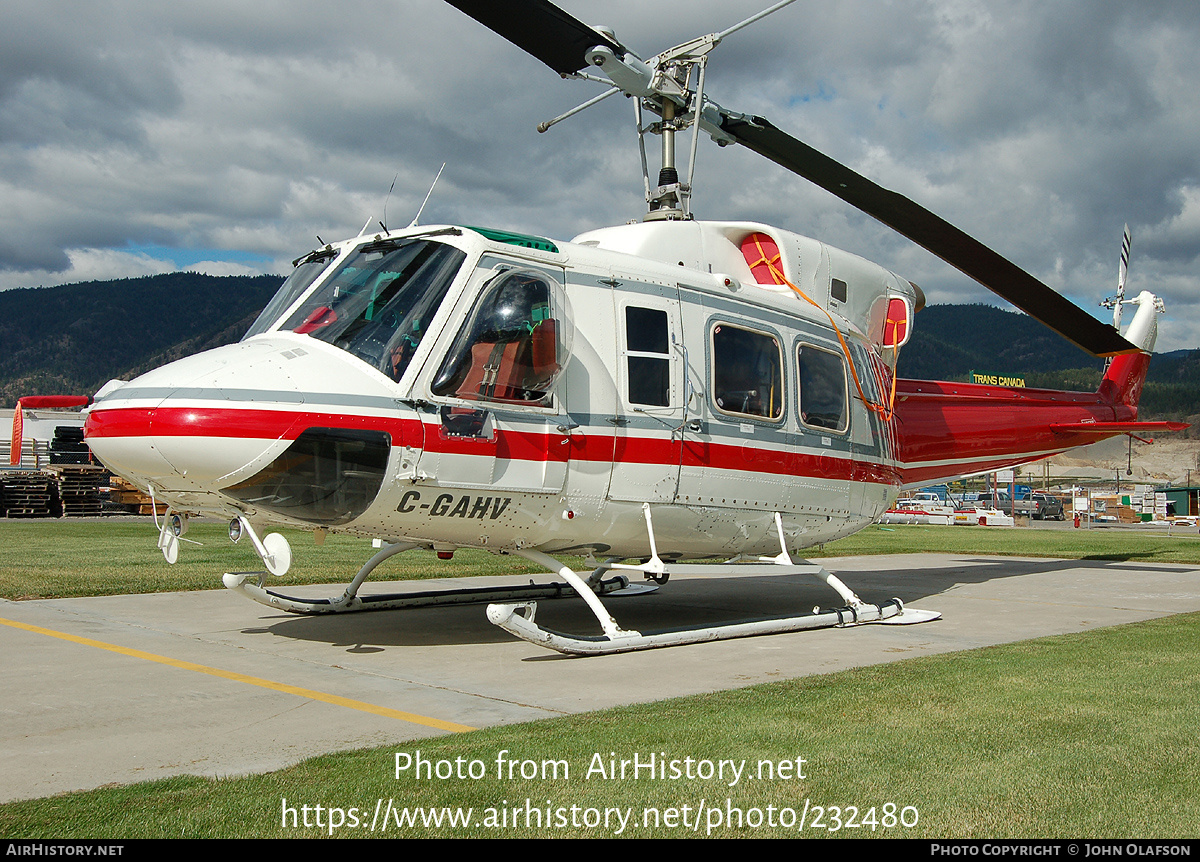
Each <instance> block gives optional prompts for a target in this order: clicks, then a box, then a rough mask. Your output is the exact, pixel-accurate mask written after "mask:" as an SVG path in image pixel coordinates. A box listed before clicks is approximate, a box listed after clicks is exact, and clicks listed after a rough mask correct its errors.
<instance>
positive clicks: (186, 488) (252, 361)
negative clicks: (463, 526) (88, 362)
mask: <svg viewBox="0 0 1200 862" xmlns="http://www.w3.org/2000/svg"><path fill="white" fill-rule="evenodd" d="M356 365H361V363H359V362H357V360H354V359H353V358H351V357H349V356H346V355H344V354H342V353H341V351H338V350H336V349H332V348H327V347H326V346H325V345H323V344H320V345H310V344H297V342H296V339H294V338H290V337H286V336H285V337H281V338H278V339H272V338H269V337H265V338H257V339H253V340H251V341H248V342H242V343H238V344H233V345H228V346H225V347H219V348H216V349H215V350H210V351H207V352H205V353H200V354H197V355H195V356H191V357H188V358H186V359H181V360H179V361H177V362H172V363H170V364H169V365H165V366H163V367H162V368H159V369H157V370H155V371H151V372H150V373H148V374H144V375H142V376H141V377H138V378H136V379H135V380H133V381H130V382H129V383H125V384H123V385H120V386H118V387H116V388H114V389H111V390H105V389H102V390H101V391H100V392H99V393H97V399H96V402H95V404H94V405H93V407H92V409H91V412H90V413H89V415H88V419H87V422H86V425H85V429H84V431H85V438H86V440H87V442H88V445H89V446H90V447H91V449H92V452H93V453H94V454H95V456H96V457H97V458H98V459H99V460H100V461H101V462H102V463H103V464H104V465H105V466H107V467H108V468H109V469H110V470H112V471H113V472H115V473H118V474H120V475H122V476H124V477H125V478H127V479H129V480H130V481H132V482H134V483H135V484H138V485H140V486H141V487H147V486H150V487H152V488H153V489H154V491H155V492H159V493H162V494H163V495H164V497H168V498H169V497H171V496H172V495H174V497H175V499H176V502H180V501H187V500H190V499H199V498H200V497H203V496H204V495H206V494H211V493H214V492H216V491H219V490H220V489H222V488H228V487H229V486H231V485H235V484H236V483H238V482H240V481H242V480H244V479H246V478H248V477H250V476H252V475H254V474H255V473H257V472H258V471H260V470H261V469H262V468H263V467H265V466H266V465H267V464H270V463H271V462H272V461H273V460H274V459H275V458H276V457H277V456H279V455H280V454H281V453H282V452H284V451H285V450H286V449H287V448H288V447H289V446H290V445H291V444H292V443H293V442H294V441H295V439H296V438H297V436H299V435H300V434H301V433H302V432H303V431H304V430H305V429H307V428H312V427H339V426H341V425H344V424H346V420H347V417H346V413H345V408H346V407H347V406H348V405H349V402H351V401H353V402H354V403H355V404H356V405H360V409H356V410H353V411H351V412H352V413H354V414H361V413H362V412H364V411H365V412H370V411H371V408H374V409H375V410H377V411H378V410H380V408H384V407H386V408H390V409H391V410H392V411H393V415H394V411H395V409H396V406H397V405H396V402H395V393H393V392H391V391H388V389H387V387H386V384H385V383H384V382H383V381H380V380H378V379H376V378H377V377H378V375H374V376H372V375H371V374H370V372H369V370H368V369H366V368H365V367H364V368H363V369H361V370H360V369H359V368H356V367H355V366H356ZM347 392H353V393H354V396H353V397H350V396H347V395H346V394H345V393H347ZM339 411H341V412H339ZM364 421H365V422H368V423H369V422H370V419H369V418H367V417H364V416H362V415H354V416H352V421H351V424H354V425H357V426H360V427H361V426H362V424H363V423H364ZM375 421H376V422H377V423H378V422H381V421H384V419H383V417H376V419H375Z"/></svg>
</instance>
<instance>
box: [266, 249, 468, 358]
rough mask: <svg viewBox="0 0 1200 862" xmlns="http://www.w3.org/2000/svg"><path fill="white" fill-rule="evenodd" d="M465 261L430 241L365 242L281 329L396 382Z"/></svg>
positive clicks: (460, 254)
mask: <svg viewBox="0 0 1200 862" xmlns="http://www.w3.org/2000/svg"><path fill="white" fill-rule="evenodd" d="M465 259H466V255H465V254H463V253H462V252H461V251H459V250H458V249H456V248H454V247H452V246H448V245H443V244H441V243H437V242H432V241H430V240H383V241H381V242H375V243H370V244H368V245H365V246H362V247H361V248H359V249H358V250H356V251H355V252H354V253H353V254H352V255H351V256H350V257H349V258H348V259H347V260H346V263H345V264H344V265H343V266H342V268H341V269H340V270H338V271H337V272H336V273H334V275H332V276H331V277H330V278H329V279H328V280H327V281H326V282H325V283H324V284H323V285H321V287H319V288H318V289H317V290H316V291H315V292H314V293H313V294H312V295H311V296H310V297H309V298H308V299H307V300H306V301H305V302H304V303H303V304H302V305H301V306H300V308H299V310H297V311H296V313H295V314H293V315H292V316H291V318H290V319H289V320H288V322H287V323H286V324H284V328H285V329H291V330H292V331H293V332H297V333H300V334H301V335H309V336H311V337H313V338H317V339H320V340H321V341H324V342H327V343H329V344H332V345H334V346H335V347H340V348H341V349H342V350H345V351H347V352H348V353H351V354H353V355H355V356H357V357H358V358H359V359H361V360H363V361H364V362H366V363H367V364H368V365H370V366H372V367H373V368H375V369H377V370H379V371H382V372H383V373H384V374H386V375H388V376H389V377H391V378H392V379H393V380H399V379H400V377H401V376H402V375H403V374H404V371H405V370H406V369H407V368H408V364H409V362H410V361H412V357H413V354H414V352H415V351H416V348H417V345H418V344H420V343H421V339H422V338H423V337H424V335H425V332H426V330H427V328H428V326H429V321H430V319H431V318H432V317H433V315H434V314H435V313H436V312H437V310H438V307H439V306H440V305H441V304H442V300H443V299H444V298H445V296H446V291H447V290H448V289H449V287H450V284H451V282H453V281H454V276H455V275H457V274H458V270H459V269H460V268H461V267H462V264H463V261H464V260H465Z"/></svg>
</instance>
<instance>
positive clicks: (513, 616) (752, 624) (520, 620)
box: [487, 552, 941, 655]
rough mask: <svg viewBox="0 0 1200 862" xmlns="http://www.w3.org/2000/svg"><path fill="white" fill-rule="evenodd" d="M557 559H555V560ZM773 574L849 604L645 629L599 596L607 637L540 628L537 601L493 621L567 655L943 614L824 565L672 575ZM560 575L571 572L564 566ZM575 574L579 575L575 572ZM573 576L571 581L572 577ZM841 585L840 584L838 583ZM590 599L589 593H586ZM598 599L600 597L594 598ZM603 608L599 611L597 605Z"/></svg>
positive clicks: (696, 569)
mask: <svg viewBox="0 0 1200 862" xmlns="http://www.w3.org/2000/svg"><path fill="white" fill-rule="evenodd" d="M518 553H520V554H521V556H524V557H526V558H527V559H530V560H536V561H537V562H545V560H543V559H541V555H536V554H532V553H528V552H518ZM551 562H552V561H551ZM700 573H705V574H713V573H730V574H771V575H800V574H804V575H813V576H814V577H817V578H819V579H821V580H823V581H825V582H826V583H828V584H830V586H834V585H835V584H836V585H838V586H841V587H842V589H838V592H839V593H841V592H842V591H843V590H845V593H846V595H844V596H843V598H846V599H847V600H848V601H847V604H846V605H845V606H844V607H839V608H833V609H830V610H824V611H816V610H814V612H813V613H811V614H801V615H797V616H790V617H771V618H767V619H756V620H745V621H741V622H734V623H726V624H723V625H718V626H708V627H705V628H698V629H674V630H664V631H660V632H647V633H642V632H638V631H628V630H625V629H621V628H620V627H619V626H618V625H617V623H616V620H614V619H613V617H611V616H609V615H608V613H607V611H606V610H604V606H603V605H601V604H600V602H599V600H598V599H597V600H595V601H594V605H593V602H590V601H589V602H588V604H589V605H590V606H592V610H593V612H595V613H596V618H597V619H598V620H599V621H600V625H601V628H603V629H604V634H603V635H597V636H581V635H570V634H565V633H563V632H557V631H553V630H550V629H544V628H542V627H541V626H539V625H538V624H537V623H536V621H535V617H536V614H537V602H535V601H526V602H514V603H505V604H499V603H498V604H491V605H488V609H487V615H488V620H489V621H490V622H492V623H493V624H495V625H497V626H499V627H500V628H502V629H504V630H505V631H506V632H508V633H509V634H511V635H515V636H516V637H519V638H521V640H524V641H528V642H529V643H531V644H534V645H536V646H540V647H546V648H547V649H552V650H557V651H558V652H561V653H566V654H567V655H609V654H612V653H621V652H633V651H635V650H644V649H655V648H658V647H668V646H683V645H684V644H694V643H704V642H706V641H718V640H729V639H731V638H744V637H753V636H756V635H771V634H783V633H785V632H794V631H802V630H805V629H820V628H833V627H837V628H847V627H850V626H857V625H864V624H867V623H885V624H891V625H911V624H914V623H923V622H928V621H930V620H935V619H938V618H940V617H941V614H940V613H938V612H937V611H922V610H917V609H915V608H905V607H904V604H903V603H902V602H901V601H900V600H899V599H895V598H894V599H891V600H889V601H885V602H881V603H880V604H878V605H873V604H868V603H866V602H863V601H862V600H860V599H859V598H858V597H857V596H855V595H854V594H853V593H851V592H850V591H849V590H846V589H845V586H844V585H843V584H842V583H841V581H840V580H838V579H837V577H836V576H834V575H833V574H831V573H830V572H828V571H826V570H825V569H824V568H822V567H821V566H818V565H814V564H801V565H795V564H781V563H770V564H766V565H761V564H757V565H756V564H745V563H731V564H724V565H719V564H717V565H673V566H671V567H670V574H680V575H682V574H700ZM559 574H560V575H563V576H565V575H566V572H565V571H563V570H562V569H560V570H559ZM572 574H574V573H572ZM568 580H570V579H569V578H568ZM834 588H835V589H837V586H834ZM584 598H585V600H586V599H587V596H584ZM593 599H595V597H594V596H593ZM597 607H598V608H600V611H599V612H596V608H597Z"/></svg>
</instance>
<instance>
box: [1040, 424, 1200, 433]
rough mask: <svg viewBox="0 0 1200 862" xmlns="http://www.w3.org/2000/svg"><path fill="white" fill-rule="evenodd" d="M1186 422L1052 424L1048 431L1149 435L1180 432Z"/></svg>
mask: <svg viewBox="0 0 1200 862" xmlns="http://www.w3.org/2000/svg"><path fill="white" fill-rule="evenodd" d="M1190 427H1191V426H1190V425H1188V423H1186V422H1052V423H1050V430H1051V431H1057V432H1059V433H1061V434H1106V435H1108V434H1138V433H1141V434H1151V433H1154V432H1156V431H1157V432H1160V433H1162V432H1167V431H1182V430H1184V429H1185V428H1190Z"/></svg>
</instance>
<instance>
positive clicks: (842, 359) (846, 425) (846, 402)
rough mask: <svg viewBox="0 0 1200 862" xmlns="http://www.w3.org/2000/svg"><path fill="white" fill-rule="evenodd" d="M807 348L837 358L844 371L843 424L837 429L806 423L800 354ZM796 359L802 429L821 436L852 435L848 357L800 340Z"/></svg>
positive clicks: (797, 402)
mask: <svg viewBox="0 0 1200 862" xmlns="http://www.w3.org/2000/svg"><path fill="white" fill-rule="evenodd" d="M806 347H807V348H809V349H811V350H814V351H816V352H818V353H824V354H828V355H829V356H833V357H836V358H837V360H838V364H839V365H840V366H841V369H842V413H841V424H840V426H839V427H837V428H829V427H827V426H825V425H815V424H812V423H810V422H807V421H805V418H804V388H805V387H804V382H803V380H802V379H801V373H802V367H803V366H802V363H801V356H800V354H801V352H802V351H803V350H804V348H806ZM795 357H796V419H797V421H799V423H800V427H801V428H804V429H806V430H809V431H815V432H817V433H820V434H836V435H838V436H845V435H847V434H849V433H850V385H849V379H848V376H847V373H846V355H845V353H843V352H842V351H841V350H834V349H833V348H830V347H825V346H823V345H820V344H814V343H813V342H811V341H806V340H804V339H803V338H800V339H798V340H797V341H796V345H795Z"/></svg>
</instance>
